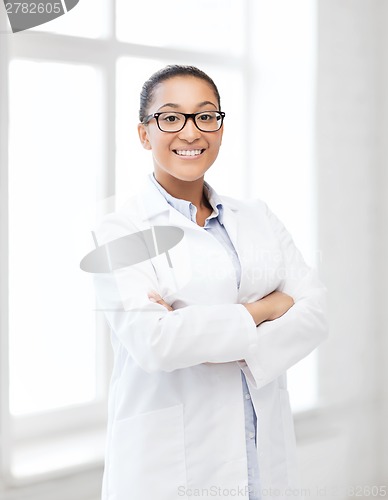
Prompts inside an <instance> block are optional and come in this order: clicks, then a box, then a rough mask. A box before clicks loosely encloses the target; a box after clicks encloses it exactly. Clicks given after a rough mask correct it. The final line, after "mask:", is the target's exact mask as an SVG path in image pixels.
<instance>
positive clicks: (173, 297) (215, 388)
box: [94, 178, 327, 500]
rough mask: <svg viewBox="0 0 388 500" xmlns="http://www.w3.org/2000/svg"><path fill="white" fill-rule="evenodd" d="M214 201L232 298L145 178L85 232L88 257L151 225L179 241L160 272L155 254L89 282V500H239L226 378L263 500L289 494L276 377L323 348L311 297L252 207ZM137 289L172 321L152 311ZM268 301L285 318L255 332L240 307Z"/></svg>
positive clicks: (212, 252)
mask: <svg viewBox="0 0 388 500" xmlns="http://www.w3.org/2000/svg"><path fill="white" fill-rule="evenodd" d="M221 199H222V202H223V204H224V224H225V228H226V230H227V232H228V234H229V236H230V238H231V240H232V242H233V244H234V246H235V249H236V251H237V254H238V256H239V259H240V262H241V268H242V275H241V285H240V288H239V289H238V290H237V286H236V275H235V270H234V267H233V264H232V262H231V260H230V258H229V256H228V255H227V253H226V251H225V249H224V247H223V246H222V245H221V244H220V243H219V242H218V241H217V240H216V239H215V238H214V237H213V236H212V235H211V234H209V233H207V232H206V231H205V230H204V229H203V228H202V227H201V226H198V225H196V224H195V223H193V222H192V221H190V220H189V219H187V218H186V217H184V216H183V215H182V214H181V213H180V212H178V211H177V210H175V209H173V208H172V207H171V206H170V205H169V204H168V203H167V202H166V200H165V199H164V197H163V196H162V195H161V193H160V192H159V191H158V189H157V188H156V186H154V185H153V183H152V182H151V180H150V179H149V178H147V179H146V180H145V184H144V188H143V189H142V191H141V192H139V194H138V195H135V196H133V197H131V198H130V199H129V200H128V201H127V202H126V203H125V204H124V205H123V206H122V207H121V208H120V209H119V210H118V211H117V212H115V213H111V214H109V215H107V216H105V218H104V219H103V220H102V222H101V223H99V224H98V225H97V226H96V227H95V228H94V230H95V234H96V237H97V241H98V244H99V245H102V244H104V243H106V242H108V241H111V240H115V239H116V238H119V237H121V236H124V235H127V234H131V233H135V232H137V231H142V230H145V229H149V228H150V227H151V226H159V225H172V226H179V227H180V228H182V229H183V230H184V237H183V239H182V240H181V242H180V243H179V244H177V245H176V246H175V247H174V248H172V249H171V250H170V252H169V255H170V258H171V262H172V265H173V268H172V269H171V268H170V267H169V264H168V261H167V258H166V256H165V255H164V254H162V255H158V256H156V257H153V258H151V259H149V260H146V261H144V262H142V263H139V264H135V265H132V266H129V267H126V268H123V269H120V270H118V271H114V272H113V273H110V274H109V273H102V274H95V275H94V280H95V287H96V294H97V297H98V300H99V304H100V308H101V309H104V311H105V312H104V314H105V315H106V318H107V320H108V322H109V324H110V326H111V332H112V333H111V340H112V345H113V350H114V360H115V362H114V368H113V374H112V378H111V385H110V398H109V417H108V429H107V446H106V460H105V470H104V479H103V493H102V498H103V500H150V499H152V500H175V499H188V498H192V497H195V498H200V499H201V500H204V499H214V498H232V497H236V498H246V499H248V489H247V484H248V478H247V456H246V445H245V430H244V403H243V394H242V384H241V373H240V370H243V371H244V373H245V375H246V378H247V382H248V386H249V390H250V392H251V396H252V402H253V405H254V408H255V411H256V414H257V418H258V421H257V453H258V461H259V469H260V484H261V487H262V489H263V492H262V494H263V500H264V499H271V498H273V499H276V500H279V498H283V495H285V497H287V498H290V494H289V491H285V490H287V488H297V486H298V481H297V476H298V474H297V457H296V442H295V434H294V427H293V420H292V414H291V411H290V405H289V397H288V392H287V383H286V370H287V369H288V368H289V367H291V366H292V365H294V364H295V363H296V362H298V361H299V360H301V359H302V358H304V357H305V356H306V355H307V354H309V353H310V352H311V351H312V350H313V349H314V348H316V347H317V346H318V344H320V342H321V341H322V340H324V339H325V338H326V336H327V327H326V321H325V312H324V309H325V308H324V303H325V288H324V286H323V285H322V284H321V282H320V281H319V280H318V278H317V277H316V274H315V272H313V271H312V270H311V269H310V268H308V267H307V266H306V264H305V262H304V261H303V259H302V257H301V255H300V253H299V251H298V250H297V249H296V247H295V246H294V243H293V241H292V239H291V237H290V235H289V234H288V233H287V231H286V230H285V228H284V226H283V225H282V224H281V222H279V220H278V219H277V218H276V217H275V216H274V215H273V214H272V213H271V212H270V211H269V209H268V208H267V206H266V205H265V204H264V203H263V202H262V201H260V200H251V201H238V200H235V199H233V198H230V197H227V196H221ZM151 289H153V290H155V291H157V292H159V293H160V294H161V296H162V297H163V298H164V299H165V301H166V302H168V303H169V304H171V306H172V307H173V309H174V311H167V310H166V309H165V308H164V307H163V306H161V305H159V304H154V303H152V302H151V301H150V300H149V299H148V296H147V291H148V290H151ZM274 290H280V291H283V292H285V293H288V294H290V295H291V296H292V297H293V298H294V300H295V305H294V306H293V307H292V308H291V309H290V310H289V311H288V312H287V313H286V314H285V315H283V316H282V317H280V318H279V319H276V320H274V321H268V322H265V323H262V324H261V325H260V326H258V327H256V325H255V324H254V321H253V319H252V317H251V315H250V314H249V313H248V311H247V310H246V308H245V307H244V306H243V305H242V303H246V302H253V301H255V300H258V299H260V298H262V297H263V296H265V295H267V294H268V293H270V292H272V291H274ZM292 498H294V499H295V498H296V494H295V492H294V493H293V495H292Z"/></svg>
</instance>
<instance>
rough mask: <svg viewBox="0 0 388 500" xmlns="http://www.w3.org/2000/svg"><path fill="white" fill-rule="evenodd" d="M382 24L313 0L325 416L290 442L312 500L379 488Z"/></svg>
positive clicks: (382, 12) (354, 4)
mask: <svg viewBox="0 0 388 500" xmlns="http://www.w3.org/2000/svg"><path fill="white" fill-rule="evenodd" d="M384 19H385V22H384ZM387 21H388V8H387V2H386V1H385V0H319V1H318V30H319V46H318V88H317V156H318V172H317V182H318V194H319V211H318V212H319V227H320V234H319V238H320V248H321V250H322V255H323V262H322V269H321V274H322V278H323V280H324V282H325V283H326V285H327V286H328V289H329V311H330V314H329V321H330V324H331V329H330V338H329V340H328V341H327V342H326V343H325V344H324V345H322V347H321V348H320V373H321V380H322V385H321V389H322V396H323V404H324V411H323V413H322V414H321V415H318V416H317V419H316V421H315V424H314V423H313V424H312V426H311V431H310V433H305V434H304V435H300V436H299V444H300V451H301V464H302V471H303V484H304V485H307V486H308V487H310V490H311V492H314V491H315V496H316V497H319V495H318V494H316V486H317V485H322V487H323V488H324V491H323V492H321V498H322V493H323V494H326V495H328V496H330V498H347V497H351V496H352V490H351V487H354V486H357V485H361V486H362V487H372V486H374V485H384V484H387V470H388V461H387V457H388V455H387V451H386V450H387V443H388V438H387V435H385V446H384V442H383V440H382V436H381V433H382V432H383V430H384V431H385V432H386V428H385V429H384V425H383V422H384V421H385V422H386V421H387V417H388V413H387V397H388V392H387V388H386V384H384V380H386V379H387V375H388V371H387V368H386V361H387V354H386V353H387V347H388V342H387V338H386V330H387V313H386V311H387V307H386V305H385V304H384V300H383V299H382V298H381V296H382V294H383V292H384V291H385V297H386V296H387V295H386V292H387V286H386V285H385V283H386V280H387V278H388V274H387V265H386V263H385V260H386V255H387V254H388V252H387V249H388V245H387V235H386V226H387V222H386V221H387V218H386V215H387V213H388V204H387V201H386V200H387V180H388V177H387V171H386V159H387V145H386V144H384V142H383V140H384V134H383V130H385V131H386V128H387V116H388V115H387V110H388V108H387V88H388V87H387V85H384V84H383V83H382V80H381V76H382V74H381V73H382V68H383V70H384V75H385V82H386V83H387V78H386V77H387V69H388V57H387V56H388V52H387V49H386V46H387V42H388V38H387V34H386V31H387V30H386V26H387V25H388V24H387ZM383 105H384V107H383ZM383 124H384V127H385V128H384V129H383V128H382V125H383ZM384 160H385V161H384ZM384 195H385V196H384ZM383 202H384V206H383ZM383 210H384V211H385V227H384V212H383ZM383 239H385V241H384V243H385V251H384V250H383V247H382V244H383ZM384 256H385V259H384ZM383 274H384V275H385V280H383ZM384 372H385V373H384ZM384 391H385V394H383V392H384ZM383 397H384V398H385V412H386V414H385V420H383V419H382V414H381V404H382V398H383ZM385 427H386V426H385ZM297 428H298V426H297ZM383 454H385V458H384V459H385V463H383V462H382V460H383ZM384 471H385V472H384ZM384 481H385V483H384ZM333 488H334V495H333V494H332V492H333ZM360 494H361V497H364V498H366V497H367V496H368V493H367V490H365V491H363V490H362V489H361V490H360ZM386 494H387V493H386ZM311 496H314V495H311Z"/></svg>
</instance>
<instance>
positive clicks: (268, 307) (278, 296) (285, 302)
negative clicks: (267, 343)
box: [148, 290, 294, 326]
mask: <svg viewBox="0 0 388 500" xmlns="http://www.w3.org/2000/svg"><path fill="white" fill-rule="evenodd" d="M148 298H149V299H150V300H151V302H154V303H157V304H160V305H162V306H164V307H165V308H166V309H167V310H168V311H173V308H172V307H171V306H170V305H169V304H167V302H165V301H164V300H163V299H162V297H161V296H160V295H159V294H158V293H157V292H155V291H153V290H152V291H150V292H149V293H148ZM242 305H243V306H244V307H245V308H246V309H247V310H248V312H249V313H250V315H251V316H252V319H253V321H254V322H255V324H256V326H258V325H260V324H261V323H264V321H272V320H274V319H277V318H280V316H283V314H284V313H286V312H287V311H288V310H289V309H290V308H291V307H292V306H293V305H294V300H293V298H292V297H291V296H290V295H287V294H286V293H283V292H278V291H275V292H272V293H270V294H269V295H266V296H265V297H263V298H262V299H260V300H256V301H255V302H251V303H249V304H248V303H247V304H242Z"/></svg>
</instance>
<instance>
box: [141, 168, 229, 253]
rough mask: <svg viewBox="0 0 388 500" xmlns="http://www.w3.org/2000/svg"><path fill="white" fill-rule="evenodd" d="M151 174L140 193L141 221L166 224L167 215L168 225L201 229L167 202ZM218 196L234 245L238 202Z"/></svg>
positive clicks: (225, 224)
mask: <svg viewBox="0 0 388 500" xmlns="http://www.w3.org/2000/svg"><path fill="white" fill-rule="evenodd" d="M151 175H152V173H151V174H149V175H148V176H147V179H146V182H145V185H144V189H143V191H142V193H141V194H140V209H141V213H142V219H143V221H146V220H147V221H148V222H149V223H150V224H151V225H158V224H160V225H166V216H167V217H168V224H169V225H172V226H179V227H184V228H185V227H187V228H190V229H194V230H198V231H203V230H204V229H203V227H201V226H199V225H198V224H195V222H192V221H191V220H190V219H188V218H187V217H185V216H184V215H183V214H181V213H180V212H179V211H178V210H176V209H175V208H173V207H172V206H171V205H170V204H169V203H168V202H167V200H166V199H165V197H164V196H163V194H162V193H161V192H160V191H159V190H158V188H157V187H156V185H155V184H154V182H152V180H151ZM219 198H220V200H221V202H222V205H223V224H224V226H225V229H226V230H227V232H228V234H229V237H230V239H231V240H232V243H233V244H234V245H236V244H237V218H236V212H237V211H238V210H239V202H238V200H233V198H229V197H228V196H227V197H223V196H221V195H220V196H219Z"/></svg>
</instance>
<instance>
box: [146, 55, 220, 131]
mask: <svg viewBox="0 0 388 500" xmlns="http://www.w3.org/2000/svg"><path fill="white" fill-rule="evenodd" d="M174 76H194V77H195V78H200V79H201V80H204V81H205V82H207V83H208V84H209V85H210V86H211V87H212V89H213V90H214V93H215V95H216V97H217V101H218V106H219V110H221V98H220V94H219V92H218V89H217V86H216V84H215V83H214V82H213V80H212V79H211V78H210V76H208V75H207V74H206V73H205V72H203V71H201V70H200V69H198V68H196V67H195V66H182V65H179V64H170V65H169V66H166V67H165V68H162V69H160V70H159V71H157V72H156V73H154V74H153V75H152V76H151V77H150V78H149V79H148V80H147V81H146V82H145V83H144V85H143V87H142V89H141V93H140V110H139V120H140V122H142V121H143V120H144V118H145V116H146V115H147V108H148V106H149V104H150V102H151V101H152V98H153V92H154V90H155V87H156V86H157V85H159V83H162V82H164V81H165V80H169V79H170V78H173V77H174Z"/></svg>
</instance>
